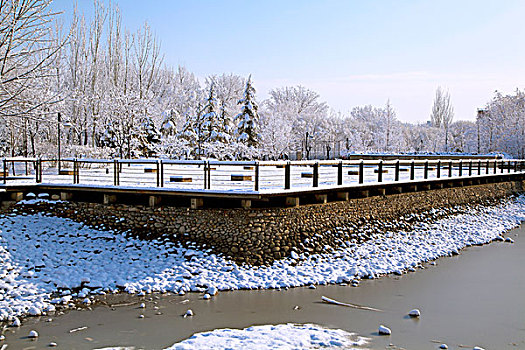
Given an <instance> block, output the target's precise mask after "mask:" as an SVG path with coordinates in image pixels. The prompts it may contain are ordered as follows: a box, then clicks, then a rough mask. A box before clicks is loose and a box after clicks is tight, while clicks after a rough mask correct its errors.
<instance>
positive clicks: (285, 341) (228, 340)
mask: <svg viewBox="0 0 525 350" xmlns="http://www.w3.org/2000/svg"><path fill="white" fill-rule="evenodd" d="M366 343H367V338H363V337H357V336H355V334H353V333H348V332H346V331H343V330H340V329H327V328H324V327H321V326H318V325H313V324H305V325H296V324H290V323H289V324H280V325H275V326H274V325H265V326H253V327H249V328H245V329H216V330H214V331H211V332H204V333H197V334H194V335H193V336H192V337H191V338H189V339H186V340H184V341H182V342H180V343H177V344H175V345H173V346H171V347H169V348H167V349H166V350H189V349H319V348H330V349H355V348H357V347H358V348H360V349H362V346H364V345H365V344H366Z"/></svg>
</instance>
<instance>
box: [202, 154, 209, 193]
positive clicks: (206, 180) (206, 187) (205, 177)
mask: <svg viewBox="0 0 525 350" xmlns="http://www.w3.org/2000/svg"><path fill="white" fill-rule="evenodd" d="M203 168H204V174H203V175H202V176H203V181H204V189H205V190H206V189H208V184H207V183H208V162H206V161H203Z"/></svg>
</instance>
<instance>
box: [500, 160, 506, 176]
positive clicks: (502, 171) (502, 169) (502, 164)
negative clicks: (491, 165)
mask: <svg viewBox="0 0 525 350" xmlns="http://www.w3.org/2000/svg"><path fill="white" fill-rule="evenodd" d="M500 166H501V173H502V174H503V173H504V172H505V161H504V160H502V161H501V165H500Z"/></svg>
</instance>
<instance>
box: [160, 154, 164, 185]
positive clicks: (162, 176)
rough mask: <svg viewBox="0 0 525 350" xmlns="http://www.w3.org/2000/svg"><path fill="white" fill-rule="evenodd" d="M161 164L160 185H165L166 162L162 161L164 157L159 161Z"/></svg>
mask: <svg viewBox="0 0 525 350" xmlns="http://www.w3.org/2000/svg"><path fill="white" fill-rule="evenodd" d="M159 163H160V164H159V166H160V187H164V163H163V162H162V159H161V160H160V161H159Z"/></svg>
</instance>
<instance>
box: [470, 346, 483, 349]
mask: <svg viewBox="0 0 525 350" xmlns="http://www.w3.org/2000/svg"><path fill="white" fill-rule="evenodd" d="M472 350H485V349H484V348H482V347H481V346H475V347H474V348H473V349H472Z"/></svg>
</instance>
